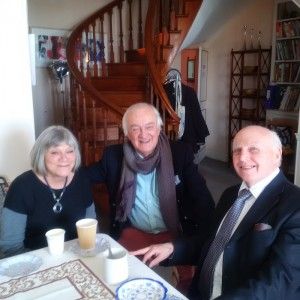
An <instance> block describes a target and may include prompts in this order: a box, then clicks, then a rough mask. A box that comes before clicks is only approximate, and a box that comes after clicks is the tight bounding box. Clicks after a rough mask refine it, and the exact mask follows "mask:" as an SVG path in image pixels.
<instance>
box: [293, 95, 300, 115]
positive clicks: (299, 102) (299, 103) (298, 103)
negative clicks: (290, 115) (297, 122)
mask: <svg viewBox="0 0 300 300" xmlns="http://www.w3.org/2000/svg"><path fill="white" fill-rule="evenodd" d="M299 108H300V93H299V96H298V99H297V102H296V104H295V107H294V111H295V112H297V111H299Z"/></svg>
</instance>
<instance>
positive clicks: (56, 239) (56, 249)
mask: <svg viewBox="0 0 300 300" xmlns="http://www.w3.org/2000/svg"><path fill="white" fill-rule="evenodd" d="M45 236H46V238H47V243H48V250H49V253H50V254H51V255H61V254H62V253H63V252H64V242H65V230H64V229H61V228H55V229H51V230H49V231H47V232H46V234H45Z"/></svg>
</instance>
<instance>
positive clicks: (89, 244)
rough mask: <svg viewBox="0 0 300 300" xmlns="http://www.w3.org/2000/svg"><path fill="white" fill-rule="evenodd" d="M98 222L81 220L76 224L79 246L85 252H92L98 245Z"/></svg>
mask: <svg viewBox="0 0 300 300" xmlns="http://www.w3.org/2000/svg"><path fill="white" fill-rule="evenodd" d="M97 225H98V221H97V220H96V219H81V220H79V221H77V222H76V228H77V235H78V241H79V246H80V248H81V249H83V250H91V249H94V248H95V245H96V232H97Z"/></svg>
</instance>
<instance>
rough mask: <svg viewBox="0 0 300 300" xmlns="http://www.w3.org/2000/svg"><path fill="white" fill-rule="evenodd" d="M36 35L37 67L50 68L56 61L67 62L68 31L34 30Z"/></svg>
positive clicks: (32, 31) (32, 30)
mask: <svg viewBox="0 0 300 300" xmlns="http://www.w3.org/2000/svg"><path fill="white" fill-rule="evenodd" d="M31 33H33V34H34V35H35V50H34V51H35V62H36V66H37V67H48V66H49V64H50V63H51V62H53V61H55V60H62V61H66V59H67V57H66V46H67V41H68V36H69V31H67V30H55V29H43V28H32V29H31Z"/></svg>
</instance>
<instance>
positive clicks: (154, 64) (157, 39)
mask: <svg viewBox="0 0 300 300" xmlns="http://www.w3.org/2000/svg"><path fill="white" fill-rule="evenodd" d="M144 1H146V0H144ZM183 2H185V1H184V0H177V1H176V0H166V1H163V0H149V1H148V3H149V7H148V12H147V19H146V22H145V23H146V25H145V27H146V32H144V33H143V29H142V24H143V9H142V8H144V6H143V5H142V4H143V3H144V2H142V0H114V1H112V2H111V3H109V4H107V5H106V6H105V7H103V8H102V9H100V10H98V11H97V12H95V13H94V14H93V15H91V16H90V17H89V18H87V19H86V20H85V21H84V22H82V23H81V24H80V25H79V26H78V27H77V28H76V29H75V30H74V31H73V33H72V34H71V36H70V38H69V42H68V46H67V58H68V63H69V67H70V71H71V73H72V76H71V85H72V88H73V89H74V92H72V93H71V94H72V102H71V103H72V116H73V118H72V120H73V123H72V128H73V129H74V131H76V132H75V133H77V135H78V137H79V140H80V143H81V145H82V148H83V149H84V151H85V152H86V153H87V152H88V151H91V149H92V152H93V153H96V152H97V153H98V155H99V149H98V148H99V143H100V142H101V143H102V144H104V145H106V144H108V143H110V140H109V139H110V137H109V135H108V130H110V131H112V128H111V127H110V118H113V119H114V120H115V121H116V124H120V122H121V118H122V115H123V113H124V110H123V109H122V108H121V107H119V106H118V105H116V104H114V103H113V102H112V101H111V100H110V99H109V98H106V96H104V93H102V92H100V91H99V90H98V89H97V88H96V86H94V85H93V82H96V81H95V79H97V78H98V79H105V80H106V79H107V78H108V77H109V76H110V74H109V65H108V64H109V63H119V62H121V63H122V62H125V52H126V50H133V49H134V45H136V46H137V47H138V48H142V47H143V46H144V47H145V48H146V58H147V69H148V71H147V74H148V75H147V76H148V77H147V83H148V84H147V92H146V99H147V101H149V102H151V103H153V104H154V105H155V106H156V107H157V108H158V109H159V111H160V112H161V114H162V117H163V120H164V123H165V129H166V132H167V133H168V134H169V136H170V137H172V136H173V137H175V135H176V132H177V128H178V124H179V118H178V116H177V114H176V113H175V111H174V110H173V109H172V107H171V105H170V103H169V100H168V98H167V95H166V93H165V91H164V89H163V86H162V82H163V81H164V72H165V70H166V68H168V67H169V63H170V61H172V57H174V54H173V53H171V56H172V55H173V56H172V57H171V58H170V60H168V62H165V63H163V58H164V54H163V46H168V45H170V35H169V33H168V31H169V30H176V29H177V23H176V17H175V15H176V14H177V13H178V7H184V6H182V3H183ZM163 7H167V8H166V10H163V9H162V8H163ZM170 8H171V10H170ZM133 14H134V15H133ZM125 16H126V19H125ZM174 19H175V20H174ZM166 20H167V21H166ZM123 24H126V27H123ZM163 33H164V34H163ZM133 34H134V38H133ZM143 36H144V38H145V45H144V44H143ZM177 48H178V47H177ZM172 51H173V50H172ZM99 123H101V124H99ZM99 126H101V128H100V127H99ZM99 128H100V129H99ZM116 136H117V137H119V139H120V138H121V135H120V134H119V135H118V134H116ZM97 149H98V150H97ZM93 157H94V158H95V156H94V155H93ZM94 158H92V159H94ZM90 159H91V157H89V156H88V158H87V160H90ZM85 163H88V161H85Z"/></svg>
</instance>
